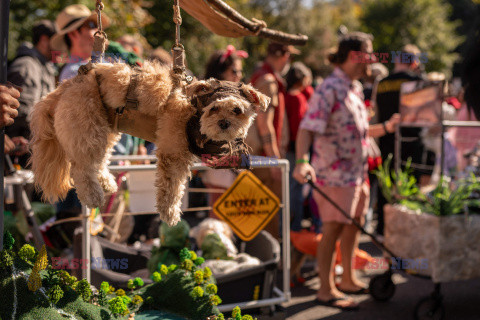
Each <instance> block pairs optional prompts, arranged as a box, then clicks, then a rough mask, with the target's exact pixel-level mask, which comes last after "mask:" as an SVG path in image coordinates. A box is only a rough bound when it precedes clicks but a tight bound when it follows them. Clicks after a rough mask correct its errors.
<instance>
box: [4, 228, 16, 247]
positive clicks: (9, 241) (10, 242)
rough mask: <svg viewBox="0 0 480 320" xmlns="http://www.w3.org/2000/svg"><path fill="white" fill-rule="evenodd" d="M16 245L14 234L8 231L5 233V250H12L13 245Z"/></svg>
mask: <svg viewBox="0 0 480 320" xmlns="http://www.w3.org/2000/svg"><path fill="white" fill-rule="evenodd" d="M14 244H15V239H14V238H13V236H12V234H11V233H10V232H8V231H5V233H4V234H3V249H4V250H12V247H13V245H14Z"/></svg>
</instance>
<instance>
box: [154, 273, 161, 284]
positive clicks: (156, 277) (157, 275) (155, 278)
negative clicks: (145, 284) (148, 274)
mask: <svg viewBox="0 0 480 320" xmlns="http://www.w3.org/2000/svg"><path fill="white" fill-rule="evenodd" d="M152 280H153V281H154V282H160V281H161V280H162V276H161V275H160V273H158V272H157V271H155V272H154V273H153V274H152Z"/></svg>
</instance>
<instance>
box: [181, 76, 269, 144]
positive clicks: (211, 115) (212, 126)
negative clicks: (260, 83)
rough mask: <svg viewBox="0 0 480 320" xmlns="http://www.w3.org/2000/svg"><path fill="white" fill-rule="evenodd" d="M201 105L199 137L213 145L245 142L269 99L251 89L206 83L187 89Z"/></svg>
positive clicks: (223, 82) (213, 80) (238, 85)
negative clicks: (214, 142) (240, 139)
mask: <svg viewBox="0 0 480 320" xmlns="http://www.w3.org/2000/svg"><path fill="white" fill-rule="evenodd" d="M186 91H187V96H189V97H192V101H195V103H196V104H197V107H198V105H200V107H201V108H202V115H201V117H200V133H201V134H204V135H206V136H207V137H208V138H209V139H211V140H214V141H223V140H225V141H232V140H235V139H237V138H245V136H246V135H247V132H248V128H249V127H250V125H251V124H252V122H253V120H254V119H255V115H256V112H257V110H261V111H266V109H267V107H268V104H269V103H270V98H269V97H267V96H266V95H264V94H262V93H260V92H258V91H257V90H256V89H254V88H253V87H252V86H250V85H245V84H243V83H235V82H229V81H219V80H216V79H209V80H205V81H197V82H195V83H193V84H191V85H189V86H188V87H187V89H186Z"/></svg>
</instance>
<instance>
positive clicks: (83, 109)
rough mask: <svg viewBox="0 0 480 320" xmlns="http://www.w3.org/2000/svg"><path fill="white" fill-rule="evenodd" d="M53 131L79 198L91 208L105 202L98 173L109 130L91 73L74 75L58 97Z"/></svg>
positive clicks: (105, 151) (108, 144)
mask: <svg viewBox="0 0 480 320" xmlns="http://www.w3.org/2000/svg"><path fill="white" fill-rule="evenodd" d="M55 133H56V136H57V137H58V141H59V142H60V144H61V146H62V148H63V149H64V150H65V153H66V155H67V158H68V159H69V160H70V162H71V164H72V166H71V170H70V173H71V176H72V178H73V180H74V185H75V188H76V189H77V194H78V198H79V199H80V201H81V202H82V203H83V204H84V205H87V206H89V207H91V208H95V207H100V206H102V205H103V203H104V193H103V188H102V186H101V185H100V181H99V179H98V175H99V172H100V169H101V168H102V165H103V164H104V162H105V158H106V157H107V155H106V154H107V151H108V148H109V147H110V145H111V143H112V142H111V141H110V143H109V135H111V134H112V130H111V129H110V126H109V124H108V119H107V115H106V113H105V110H104V107H103V105H102V100H101V97H100V94H99V91H98V84H97V82H96V80H95V75H94V74H89V75H87V76H85V77H80V78H78V77H77V78H75V82H74V83H72V86H71V87H70V89H69V91H68V95H63V96H62V98H61V99H60V101H59V103H58V106H57V111H56V114H55Z"/></svg>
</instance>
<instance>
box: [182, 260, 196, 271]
mask: <svg viewBox="0 0 480 320" xmlns="http://www.w3.org/2000/svg"><path fill="white" fill-rule="evenodd" d="M181 266H182V268H183V269H185V270H188V271H192V269H193V268H194V266H195V264H194V263H193V261H192V260H190V259H185V260H183V262H182V264H181Z"/></svg>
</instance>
